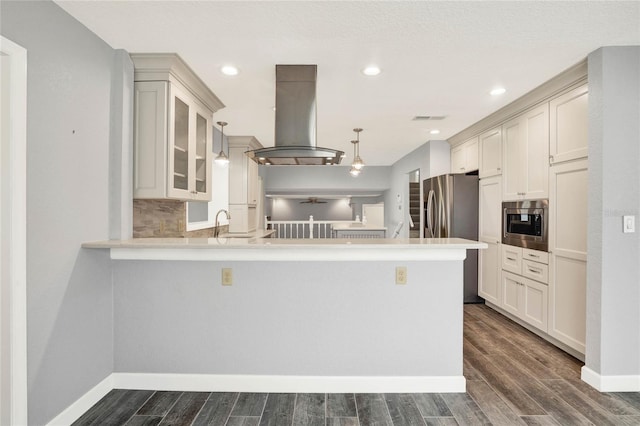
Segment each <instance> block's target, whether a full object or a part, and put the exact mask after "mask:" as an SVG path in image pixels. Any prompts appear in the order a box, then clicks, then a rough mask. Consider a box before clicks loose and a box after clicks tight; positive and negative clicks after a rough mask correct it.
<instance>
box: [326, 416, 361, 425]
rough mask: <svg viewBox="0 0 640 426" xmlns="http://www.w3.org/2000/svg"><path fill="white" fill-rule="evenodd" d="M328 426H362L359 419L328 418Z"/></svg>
mask: <svg viewBox="0 0 640 426" xmlns="http://www.w3.org/2000/svg"><path fill="white" fill-rule="evenodd" d="M327 426H360V422H358V418H357V417H327Z"/></svg>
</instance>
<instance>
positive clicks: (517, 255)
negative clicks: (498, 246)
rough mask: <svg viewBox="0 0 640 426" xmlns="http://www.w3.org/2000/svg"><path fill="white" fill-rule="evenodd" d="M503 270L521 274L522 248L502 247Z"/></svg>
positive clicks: (504, 245)
mask: <svg viewBox="0 0 640 426" xmlns="http://www.w3.org/2000/svg"><path fill="white" fill-rule="evenodd" d="M502 269H503V270H505V271H509V272H513V273H514V274H520V273H521V271H522V249H521V248H520V247H514V246H509V245H506V244H503V245H502Z"/></svg>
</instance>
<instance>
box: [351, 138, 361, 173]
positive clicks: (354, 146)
mask: <svg viewBox="0 0 640 426" xmlns="http://www.w3.org/2000/svg"><path fill="white" fill-rule="evenodd" d="M351 143H352V144H353V158H354V160H353V163H355V158H357V157H356V155H357V154H356V147H357V146H358V141H351ZM360 171H361V169H357V168H356V167H355V166H354V164H351V169H350V170H349V173H350V174H351V176H353V177H358V175H359V174H360Z"/></svg>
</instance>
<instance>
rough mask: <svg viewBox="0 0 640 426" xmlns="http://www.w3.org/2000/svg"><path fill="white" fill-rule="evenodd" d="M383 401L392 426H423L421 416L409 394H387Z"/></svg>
mask: <svg viewBox="0 0 640 426" xmlns="http://www.w3.org/2000/svg"><path fill="white" fill-rule="evenodd" d="M384 400H385V402H386V403H387V408H388V409H389V415H390V416H391V421H392V422H393V425H394V426H405V425H406V426H414V425H415V426H417V425H424V424H425V422H424V419H423V418H422V414H421V413H420V410H419V409H418V406H417V405H416V402H415V400H414V399H413V397H412V396H411V394H409V393H387V394H384Z"/></svg>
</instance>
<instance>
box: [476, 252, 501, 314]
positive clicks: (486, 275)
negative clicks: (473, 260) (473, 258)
mask: <svg viewBox="0 0 640 426" xmlns="http://www.w3.org/2000/svg"><path fill="white" fill-rule="evenodd" d="M484 242H485V243H487V246H488V247H487V248H486V249H485V250H480V253H478V256H479V257H478V269H479V270H478V277H479V280H478V295H479V296H480V297H482V298H484V299H485V300H486V301H488V302H491V303H494V304H496V305H500V300H501V297H500V296H501V295H500V244H499V243H496V242H495V241H494V242H490V241H484Z"/></svg>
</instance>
